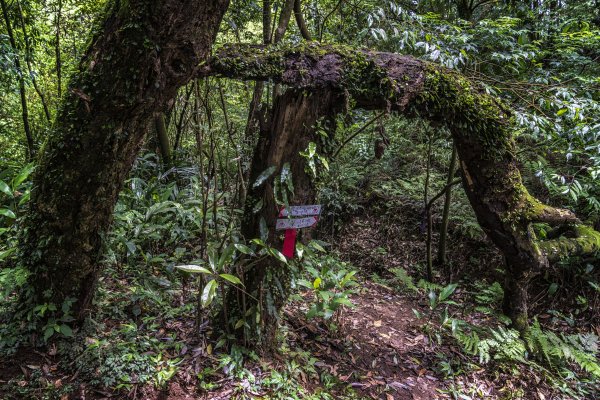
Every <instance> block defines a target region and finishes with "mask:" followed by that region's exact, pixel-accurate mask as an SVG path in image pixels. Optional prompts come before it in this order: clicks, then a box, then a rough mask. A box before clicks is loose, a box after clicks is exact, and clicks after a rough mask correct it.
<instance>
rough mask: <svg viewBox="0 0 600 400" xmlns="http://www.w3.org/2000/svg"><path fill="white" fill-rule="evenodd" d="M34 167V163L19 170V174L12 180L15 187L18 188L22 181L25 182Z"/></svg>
mask: <svg viewBox="0 0 600 400" xmlns="http://www.w3.org/2000/svg"><path fill="white" fill-rule="evenodd" d="M34 169H35V165H34V164H28V165H26V166H25V167H23V169H22V170H21V171H20V172H19V175H17V176H15V177H14V179H13V181H12V185H13V188H15V189H16V188H17V187H18V186H19V185H20V184H21V183H23V182H25V179H27V178H28V177H29V175H31V173H32V172H33V170H34Z"/></svg>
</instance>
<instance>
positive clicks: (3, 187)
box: [0, 181, 14, 198]
mask: <svg viewBox="0 0 600 400" xmlns="http://www.w3.org/2000/svg"><path fill="white" fill-rule="evenodd" d="M0 192H2V193H4V194H5V195H7V196H8V197H10V198H13V197H14V196H13V192H12V190H10V188H9V187H8V185H7V184H6V182H4V181H0Z"/></svg>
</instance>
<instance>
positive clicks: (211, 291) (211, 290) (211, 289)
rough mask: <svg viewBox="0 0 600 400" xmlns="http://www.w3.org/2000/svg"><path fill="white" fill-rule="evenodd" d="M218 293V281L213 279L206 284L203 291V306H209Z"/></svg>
mask: <svg viewBox="0 0 600 400" xmlns="http://www.w3.org/2000/svg"><path fill="white" fill-rule="evenodd" d="M216 294H217V281H216V280H214V279H212V280H210V281H209V282H208V283H207V284H206V286H204V290H203V291H202V296H201V298H200V300H201V301H202V306H203V307H208V306H209V305H210V303H211V302H212V301H213V299H214V298H215V295H216Z"/></svg>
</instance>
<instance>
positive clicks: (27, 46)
mask: <svg viewBox="0 0 600 400" xmlns="http://www.w3.org/2000/svg"><path fill="white" fill-rule="evenodd" d="M16 3H17V9H18V10H19V22H20V23H21V30H22V31H23V40H24V41H25V63H26V64H27V71H28V72H29V77H30V79H31V83H33V88H34V89H35V91H36V93H37V94H38V96H39V97H40V101H41V102H42V108H43V109H44V115H45V116H46V120H47V121H48V122H50V111H49V110H48V104H46V98H45V96H44V93H43V92H42V91H41V89H40V88H39V86H38V83H37V79H35V75H34V73H33V69H32V68H31V56H32V54H33V52H32V51H31V45H30V43H29V35H28V34H27V27H26V26H25V19H24V18H23V9H22V8H21V2H20V1H17V2H16Z"/></svg>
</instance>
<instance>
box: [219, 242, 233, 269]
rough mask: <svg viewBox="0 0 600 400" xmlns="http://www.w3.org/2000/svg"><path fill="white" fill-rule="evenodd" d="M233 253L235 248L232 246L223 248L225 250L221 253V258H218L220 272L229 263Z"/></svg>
mask: <svg viewBox="0 0 600 400" xmlns="http://www.w3.org/2000/svg"><path fill="white" fill-rule="evenodd" d="M234 251H235V247H234V246H233V244H230V245H229V246H227V247H226V248H225V250H223V253H221V257H219V269H220V270H221V271H222V270H223V269H222V268H223V267H224V266H225V265H227V264H229V263H230V262H231V259H232V257H233V252H234Z"/></svg>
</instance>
